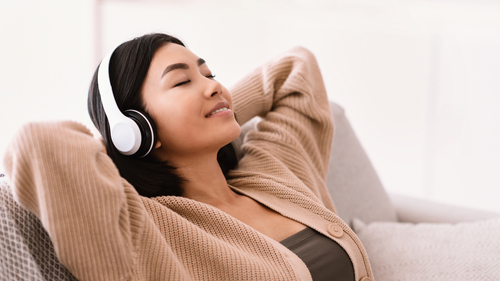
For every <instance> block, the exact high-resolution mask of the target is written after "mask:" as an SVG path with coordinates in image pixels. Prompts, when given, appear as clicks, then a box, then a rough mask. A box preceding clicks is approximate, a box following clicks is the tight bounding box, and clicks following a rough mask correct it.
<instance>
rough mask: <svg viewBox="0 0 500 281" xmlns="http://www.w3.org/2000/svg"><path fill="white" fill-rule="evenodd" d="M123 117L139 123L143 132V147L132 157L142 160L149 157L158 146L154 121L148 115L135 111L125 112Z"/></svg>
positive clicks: (128, 110)
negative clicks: (156, 145)
mask: <svg viewBox="0 0 500 281" xmlns="http://www.w3.org/2000/svg"><path fill="white" fill-rule="evenodd" d="M123 115H125V116H127V117H128V118H130V119H132V120H133V121H134V122H135V123H137V125H138V126H139V130H140V131H141V145H140V146H139V149H138V150H137V152H136V153H134V154H133V155H132V156H135V157H139V158H141V157H144V156H146V155H148V154H149V153H150V152H151V151H152V150H153V147H154V146H155V144H156V126H155V124H154V122H153V119H151V117H149V115H148V114H147V113H143V112H140V111H137V110H134V109H127V110H125V111H124V112H123Z"/></svg>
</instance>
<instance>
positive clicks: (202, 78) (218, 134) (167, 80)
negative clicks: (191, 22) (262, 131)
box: [142, 43, 240, 163]
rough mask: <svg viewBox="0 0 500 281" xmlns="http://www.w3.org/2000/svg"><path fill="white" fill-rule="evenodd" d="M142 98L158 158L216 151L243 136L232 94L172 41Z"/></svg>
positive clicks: (159, 52) (151, 71)
mask: <svg viewBox="0 0 500 281" xmlns="http://www.w3.org/2000/svg"><path fill="white" fill-rule="evenodd" d="M142 99H143V102H144V104H145V108H146V111H147V112H148V114H149V115H150V116H151V117H152V118H153V120H154V121H155V124H156V127H157V132H158V142H157V144H156V148H155V150H154V155H155V156H156V157H157V158H159V159H160V160H170V161H173V162H174V163H175V162H176V160H178V159H183V158H186V157H193V156H197V155H208V154H213V153H214V152H215V153H216V152H217V151H218V150H219V149H220V148H221V147H223V146H224V145H226V144H228V143H230V142H231V141H233V140H234V139H236V138H237V137H238V135H239V134H240V126H239V125H238V123H237V122H236V120H235V118H234V114H233V106H232V100H231V96H230V94H229V92H228V91H227V89H226V88H225V87H224V86H222V85H221V84H220V83H219V82H217V81H216V80H214V78H213V75H212V72H211V71H210V69H209V68H208V66H207V64H206V63H205V62H204V61H203V60H202V59H200V58H199V57H198V56H196V55H195V54H193V53H192V52H191V51H189V50H188V49H186V48H185V47H183V46H181V45H178V44H174V43H168V44H166V45H165V46H163V47H161V48H159V49H158V50H157V51H156V53H155V55H154V57H153V60H152V61H151V65H150V67H149V70H148V73H147V75H146V79H145V80H144V85H143V88H142Z"/></svg>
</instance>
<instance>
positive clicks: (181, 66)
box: [161, 58, 205, 77]
mask: <svg viewBox="0 0 500 281" xmlns="http://www.w3.org/2000/svg"><path fill="white" fill-rule="evenodd" d="M204 63H205V60H204V59H202V58H199V59H198V66H201V65H202V64H204ZM176 69H189V66H188V65H187V64H185V63H182V62H181V63H174V64H171V65H169V66H167V67H165V70H163V73H162V74H161V77H163V76H165V74H167V73H169V72H170V71H172V70H176Z"/></svg>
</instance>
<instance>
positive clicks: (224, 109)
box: [205, 107, 228, 117]
mask: <svg viewBox="0 0 500 281" xmlns="http://www.w3.org/2000/svg"><path fill="white" fill-rule="evenodd" d="M227 109H228V108H227V107H223V108H219V109H217V110H214V111H212V112H211V113H210V114H207V115H206V116H205V117H210V116H212V115H214V114H216V113H219V112H221V111H226V110H227Z"/></svg>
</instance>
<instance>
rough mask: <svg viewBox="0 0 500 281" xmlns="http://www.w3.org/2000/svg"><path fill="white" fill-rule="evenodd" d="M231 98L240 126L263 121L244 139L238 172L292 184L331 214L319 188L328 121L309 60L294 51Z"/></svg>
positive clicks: (247, 80) (256, 72)
mask: <svg viewBox="0 0 500 281" xmlns="http://www.w3.org/2000/svg"><path fill="white" fill-rule="evenodd" d="M231 92H232V96H233V103H234V108H235V112H236V116H237V117H238V121H239V122H240V124H244V123H245V122H247V121H248V120H250V119H251V118H253V117H254V116H260V117H262V118H263V121H261V122H260V123H259V124H258V126H257V130H255V131H251V132H249V133H248V134H247V135H246V137H245V140H244V144H243V145H242V150H243V152H244V154H245V155H244V157H243V158H242V159H241V160H240V163H239V166H238V167H239V169H241V170H252V171H255V172H258V173H263V174H271V175H272V176H273V177H277V178H279V179H280V180H281V181H283V182H284V183H289V184H292V183H294V182H297V180H298V181H300V182H302V183H304V184H305V185H306V186H307V188H308V189H309V191H310V192H312V194H314V196H315V197H316V198H317V199H319V200H320V201H321V203H322V204H323V205H325V207H327V208H329V209H330V210H332V211H334V212H335V208H334V206H333V202H332V200H331V198H330V196H329V194H328V191H327V189H326V184H325V181H326V175H327V171H328V163H329V157H330V151H331V143H332V138H333V118H332V114H331V112H330V107H329V101H328V97H327V94H326V90H325V86H324V83H323V78H322V76H321V72H320V69H319V66H318V63H317V61H316V59H315V57H314V55H313V54H312V53H311V52H310V51H308V50H307V49H305V48H302V47H296V48H294V49H292V50H290V51H288V52H286V53H284V54H283V55H281V56H279V57H277V58H275V59H273V60H271V61H270V62H268V63H266V64H264V65H263V66H261V67H259V68H257V69H255V70H254V71H253V72H251V73H250V74H249V75H247V76H246V77H245V78H243V79H242V80H241V81H240V82H239V83H237V84H236V85H235V86H234V87H233V89H232V90H231ZM282 166H283V167H282ZM289 172H291V174H292V175H293V176H292V177H290V173H289Z"/></svg>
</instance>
